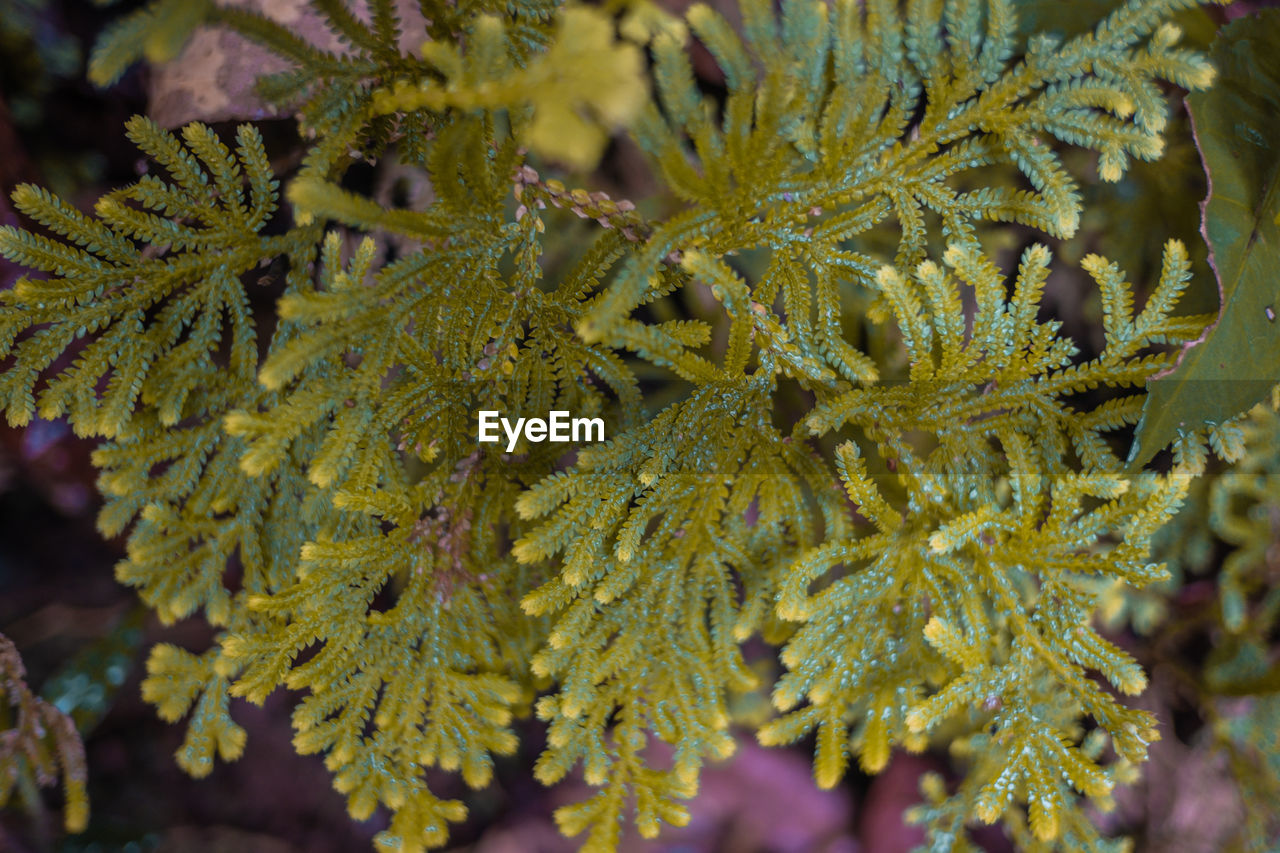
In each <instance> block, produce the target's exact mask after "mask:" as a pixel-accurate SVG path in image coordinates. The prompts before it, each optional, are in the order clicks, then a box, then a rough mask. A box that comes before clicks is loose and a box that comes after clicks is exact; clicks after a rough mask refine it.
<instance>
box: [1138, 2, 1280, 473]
mask: <svg viewBox="0 0 1280 853" xmlns="http://www.w3.org/2000/svg"><path fill="white" fill-rule="evenodd" d="M1278 44H1280V11H1267V12H1265V13H1263V14H1261V15H1259V16H1257V17H1253V18H1242V19H1240V20H1237V21H1236V22H1234V23H1233V24H1231V25H1230V26H1228V27H1226V28H1225V29H1224V30H1223V31H1222V35H1221V36H1220V37H1219V38H1218V40H1217V41H1216V42H1215V43H1214V46H1213V62H1214V65H1215V66H1216V67H1217V69H1218V74H1219V78H1218V81H1217V82H1216V83H1215V84H1214V87H1213V88H1212V89H1210V90H1208V91H1206V92H1198V93H1196V94H1193V95H1191V96H1190V98H1189V99H1188V102H1189V105H1190V109H1191V116H1192V121H1193V123H1194V125H1195V130H1196V140H1197V143H1198V144H1199V146H1200V152H1201V156H1202V157H1203V158H1204V163H1205V169H1206V171H1207V172H1208V176H1209V197H1208V199H1207V200H1206V202H1205V205H1204V224H1203V228H1202V230H1203V232H1204V235H1205V239H1206V240H1207V241H1208V243H1209V250H1210V255H1209V257H1210V263H1211V264H1212V265H1213V268H1214V272H1215V274H1216V275H1217V277H1218V284H1219V289H1220V291H1221V295H1222V309H1221V313H1220V315H1219V318H1218V322H1217V324H1216V325H1215V326H1214V327H1213V328H1212V329H1211V330H1210V331H1209V333H1208V334H1207V335H1206V337H1205V339H1204V341H1203V342H1202V343H1200V344H1198V345H1196V346H1194V347H1192V348H1191V349H1189V350H1188V351H1187V352H1186V354H1185V355H1184V356H1183V358H1182V361H1181V363H1180V364H1179V365H1178V367H1177V369H1176V370H1174V371H1173V372H1172V373H1171V374H1170V375H1168V376H1166V377H1163V378H1160V379H1157V380H1155V381H1153V382H1152V383H1150V385H1149V386H1148V396H1147V401H1146V405H1145V407H1144V409H1143V414H1142V420H1141V422H1140V423H1139V424H1138V433H1137V437H1136V439H1135V441H1134V445H1133V450H1132V452H1131V454H1130V457H1129V464H1130V466H1131V467H1133V468H1136V467H1138V466H1141V465H1144V464H1146V463H1147V462H1148V461H1150V459H1151V458H1152V457H1153V456H1154V455H1155V454H1156V453H1157V452H1158V451H1159V450H1160V449H1161V448H1162V447H1165V446H1166V445H1167V444H1168V443H1169V442H1171V441H1173V440H1174V439H1176V438H1177V437H1178V436H1179V435H1182V434H1184V433H1187V432H1191V431H1194V430H1198V429H1201V428H1203V427H1205V426H1211V425H1213V424H1217V423H1221V422H1222V421H1224V420H1226V419H1228V418H1230V417H1233V416H1234V415H1237V414H1239V413H1241V412H1243V411H1245V410H1247V409H1248V408H1250V407H1251V406H1252V405H1253V404H1254V403H1257V402H1258V401H1259V400H1261V399H1262V398H1263V397H1264V396H1266V394H1267V392H1268V391H1269V390H1270V389H1271V387H1272V386H1273V385H1275V384H1276V383H1277V382H1278V381H1280V323H1278V322H1277V316H1278V315H1280V227H1278V226H1277V223H1276V219H1277V216H1278V215H1280V188H1278V187H1277V184H1280V51H1277V50H1276V46H1277V45H1278Z"/></svg>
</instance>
